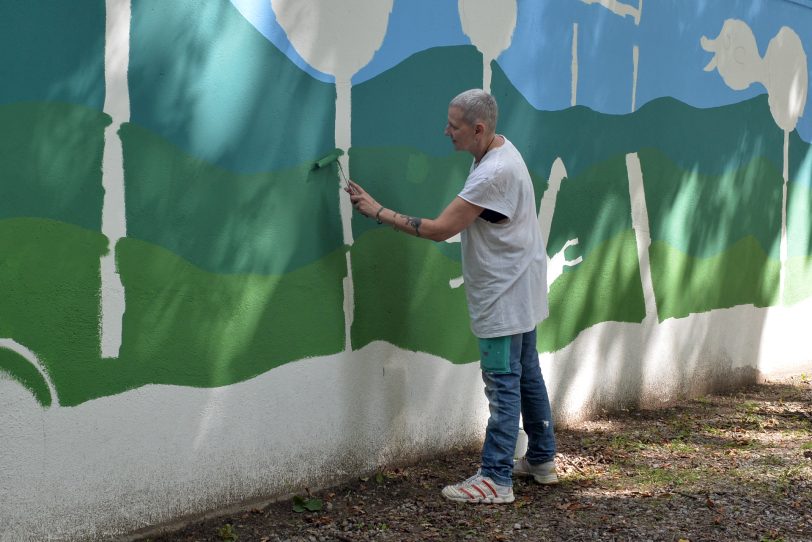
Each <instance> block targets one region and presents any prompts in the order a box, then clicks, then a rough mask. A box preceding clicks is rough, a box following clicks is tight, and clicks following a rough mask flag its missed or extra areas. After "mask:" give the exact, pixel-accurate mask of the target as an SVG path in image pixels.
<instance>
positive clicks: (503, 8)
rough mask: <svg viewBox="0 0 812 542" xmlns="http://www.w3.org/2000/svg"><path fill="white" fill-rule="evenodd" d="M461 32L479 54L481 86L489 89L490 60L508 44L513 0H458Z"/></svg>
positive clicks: (511, 26) (514, 1)
mask: <svg viewBox="0 0 812 542" xmlns="http://www.w3.org/2000/svg"><path fill="white" fill-rule="evenodd" d="M457 11H459V14H460V22H462V31H463V32H465V34H466V35H467V36H468V37H469V38H470V39H471V43H473V44H474V46H476V48H477V50H478V51H479V52H480V53H482V89H483V90H485V91H486V92H490V91H491V62H492V61H494V60H496V57H498V56H499V55H500V54H501V53H502V51H504V50H505V49H507V48H508V47H509V46H510V42H511V39H512V38H513V30H514V29H515V28H516V0H459V1H458V3H457Z"/></svg>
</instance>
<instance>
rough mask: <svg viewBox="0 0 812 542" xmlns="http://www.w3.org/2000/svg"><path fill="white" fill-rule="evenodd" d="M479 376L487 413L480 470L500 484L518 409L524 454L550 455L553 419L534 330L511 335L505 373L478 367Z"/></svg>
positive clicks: (509, 466)
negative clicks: (522, 429) (506, 371)
mask: <svg viewBox="0 0 812 542" xmlns="http://www.w3.org/2000/svg"><path fill="white" fill-rule="evenodd" d="M482 380H483V381H484V382H485V395H486V396H487V398H488V406H489V408H490V414H491V415H490V418H489V419H488V428H487V429H486V430H485V444H484V445H483V446H482V467H481V472H482V474H483V476H490V477H491V479H493V481H494V482H496V483H497V484H499V485H501V486H512V485H513V480H512V478H511V477H512V475H513V456H514V453H515V449H516V438H517V436H518V433H519V412H520V411H521V415H522V422H523V425H524V431H525V432H526V433H527V454H526V455H525V457H526V458H527V460H528V461H529V462H530V463H531V464H533V465H537V464H539V463H544V462H545V461H550V460H551V459H553V457H555V435H554V434H553V419H552V413H551V410H550V399H549V398H548V397H547V387H546V386H545V385H544V377H543V376H541V368H540V367H539V356H538V352H537V351H536V330H535V329H533V330H532V331H528V332H527V333H520V334H518V335H513V336H512V337H511V342H510V373H506V374H497V373H489V372H485V371H482Z"/></svg>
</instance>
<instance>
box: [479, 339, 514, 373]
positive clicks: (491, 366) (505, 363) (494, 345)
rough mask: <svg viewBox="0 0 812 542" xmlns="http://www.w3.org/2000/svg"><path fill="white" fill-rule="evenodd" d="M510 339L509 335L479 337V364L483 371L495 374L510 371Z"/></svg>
mask: <svg viewBox="0 0 812 542" xmlns="http://www.w3.org/2000/svg"><path fill="white" fill-rule="evenodd" d="M510 339H511V337H510V336H509V335H508V336H506V337H493V338H490V339H479V366H480V368H481V369H482V370H483V371H485V372H486V373H495V374H507V373H509V372H510Z"/></svg>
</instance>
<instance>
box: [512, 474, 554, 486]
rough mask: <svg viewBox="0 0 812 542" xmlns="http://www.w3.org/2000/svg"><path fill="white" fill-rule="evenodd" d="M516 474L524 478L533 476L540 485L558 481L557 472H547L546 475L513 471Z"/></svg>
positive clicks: (549, 484) (548, 484)
mask: <svg viewBox="0 0 812 542" xmlns="http://www.w3.org/2000/svg"><path fill="white" fill-rule="evenodd" d="M513 472H514V473H515V474H516V476H522V477H525V478H529V477H531V476H532V477H533V479H534V480H535V481H536V482H538V483H539V484H541V485H545V486H551V485H553V484H557V483H558V475H557V474H547V475H546V476H542V475H539V474H533V473H530V472H516V471H513Z"/></svg>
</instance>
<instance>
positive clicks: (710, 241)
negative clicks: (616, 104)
mask: <svg viewBox="0 0 812 542" xmlns="http://www.w3.org/2000/svg"><path fill="white" fill-rule="evenodd" d="M639 156H640V163H641V167H642V169H643V179H644V183H645V189H646V205H647V208H648V219H649V228H650V231H651V239H652V240H653V241H660V240H662V241H666V242H667V243H668V244H669V245H671V246H672V247H673V248H676V249H677V250H679V251H681V252H683V253H685V254H689V255H691V256H695V257H699V258H708V257H711V256H714V255H716V254H719V253H721V252H724V251H725V250H727V249H728V248H730V247H732V246H733V245H734V244H735V243H736V242H738V241H739V240H740V239H742V238H743V237H745V236H752V237H753V238H754V239H755V240H757V241H758V244H759V245H760V247H761V250H762V251H764V252H767V253H768V254H769V255H770V257H771V258H773V259H777V258H778V248H779V240H780V236H781V191H782V184H783V179H782V176H781V171H780V170H776V168H775V167H774V166H773V164H772V163H771V162H768V161H765V160H763V159H759V158H755V159H754V160H752V161H751V162H749V163H743V164H741V167H739V168H736V167H735V165H738V164H734V165H733V166H732V167H731V169H730V170H729V171H728V172H727V173H725V174H723V175H721V176H709V175H703V174H700V173H698V172H696V171H686V170H683V169H681V168H680V167H678V166H676V165H675V164H674V163H673V162H671V160H670V159H669V158H668V157H667V156H665V155H664V154H663V153H662V152H660V151H659V150H655V149H644V150H642V151H640V153H639ZM719 280H725V279H722V278H721V277H720V278H719Z"/></svg>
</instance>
